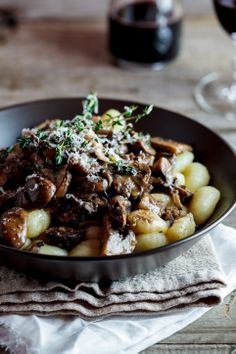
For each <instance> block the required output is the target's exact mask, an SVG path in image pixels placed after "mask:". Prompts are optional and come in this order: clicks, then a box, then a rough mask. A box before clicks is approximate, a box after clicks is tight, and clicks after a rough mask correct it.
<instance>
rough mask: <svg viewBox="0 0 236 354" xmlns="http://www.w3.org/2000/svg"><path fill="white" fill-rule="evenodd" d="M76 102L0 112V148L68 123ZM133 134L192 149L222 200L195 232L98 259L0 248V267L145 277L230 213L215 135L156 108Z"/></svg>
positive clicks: (89, 276) (230, 196) (221, 145)
mask: <svg viewBox="0 0 236 354" xmlns="http://www.w3.org/2000/svg"><path fill="white" fill-rule="evenodd" d="M81 102H82V99H80V98H65V99H50V100H44V101H37V102H30V103H25V104H21V105H17V106H13V107H8V108H4V109H2V110H0V127H1V130H0V142H1V147H5V146H8V145H11V144H12V143H13V142H14V141H15V139H16V138H17V137H18V136H19V135H20V132H21V129H22V128H25V127H32V126H34V125H37V124H38V123H40V122H42V121H44V120H46V119H53V118H60V119H63V118H64V119H70V118H73V117H74V116H75V115H76V114H78V113H80V112H81ZM133 103H134V102H126V101H118V100H111V99H100V112H104V111H106V110H107V109H109V108H116V109H118V110H122V108H123V107H124V106H125V105H130V104H133ZM138 105H139V106H140V107H144V106H143V105H141V104H138ZM136 129H137V130H142V131H143V132H146V133H150V134H151V135H152V136H162V137H164V138H172V139H176V140H178V141H181V142H185V143H188V144H190V145H192V146H193V147H194V151H195V154H196V159H197V160H198V161H200V162H202V163H203V164H205V165H206V166H207V167H208V168H209V170H210V173H211V176H212V179H211V184H212V185H214V186H215V187H217V188H218V189H219V190H220V191H221V195H222V197H221V200H220V202H219V204H218V205H217V208H216V210H215V212H214V214H213V215H212V216H211V218H210V219H209V220H208V221H207V223H206V224H205V225H204V226H203V227H202V228H201V229H199V230H198V231H197V232H196V233H195V234H194V235H192V236H190V237H188V238H185V239H183V240H180V241H178V242H175V243H172V244H170V245H167V246H164V247H160V248H157V249H153V250H150V251H146V252H141V253H138V254H131V255H125V256H112V257H100V258H89V257H83V258H81V257H80V258H79V257H59V256H47V255H38V254H33V253H28V252H22V251H19V250H17V249H14V248H11V247H7V246H4V245H0V259H1V262H2V263H3V264H5V265H7V266H11V267H13V268H15V269H17V270H20V271H24V272H30V273H32V274H33V275H36V276H49V277H52V278H54V279H56V278H57V279H58V278H59V279H76V280H84V281H99V280H104V279H106V280H118V279H121V278H124V277H127V276H130V275H134V274H138V273H144V272H148V271H150V270H153V269H154V268H156V267H158V266H161V265H163V264H166V263H168V262H169V261H171V260H173V259H174V258H176V257H178V256H179V255H180V254H182V253H183V252H185V251H186V250H187V249H189V248H190V247H191V246H192V245H193V244H195V243H196V242H197V241H198V240H199V239H200V238H201V237H203V236H204V235H205V234H206V233H207V232H208V231H210V230H211V229H212V228H213V227H215V226H216V225H217V224H219V223H220V222H221V221H222V220H223V219H224V218H225V217H226V216H227V215H228V214H229V213H230V211H232V209H233V207H234V206H235V202H236V170H235V165H236V155H235V153H234V152H233V150H232V149H231V148H230V147H229V145H228V144H227V143H226V142H225V141H224V140H222V139H221V138H220V137H219V136H218V135H217V134H216V133H214V132H213V131H211V130H209V129H208V128H206V127H205V126H203V125H201V124H199V123H197V122H196V121H193V120H191V119H189V118H186V117H184V116H182V115H180V114H176V113H174V112H169V111H166V110H164V109H160V108H156V107H155V108H154V109H153V112H152V113H151V115H150V116H149V117H146V118H144V119H143V120H142V121H140V122H139V123H138V124H137V125H136Z"/></svg>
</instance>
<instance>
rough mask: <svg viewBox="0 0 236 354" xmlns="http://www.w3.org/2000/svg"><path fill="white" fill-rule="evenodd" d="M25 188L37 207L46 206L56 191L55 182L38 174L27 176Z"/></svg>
mask: <svg viewBox="0 0 236 354" xmlns="http://www.w3.org/2000/svg"><path fill="white" fill-rule="evenodd" d="M25 188H26V191H27V193H28V195H29V198H30V200H31V202H32V205H33V207H35V208H43V207H45V206H46V205H47V204H48V203H49V202H50V201H51V199H52V197H53V196H54V194H55V192H56V186H55V184H54V183H52V182H51V181H49V180H48V179H46V178H43V177H40V176H37V175H31V176H28V177H27V178H26V185H25Z"/></svg>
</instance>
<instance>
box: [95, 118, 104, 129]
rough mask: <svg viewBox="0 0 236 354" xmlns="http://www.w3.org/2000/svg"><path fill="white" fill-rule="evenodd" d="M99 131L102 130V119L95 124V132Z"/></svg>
mask: <svg viewBox="0 0 236 354" xmlns="http://www.w3.org/2000/svg"><path fill="white" fill-rule="evenodd" d="M100 129H103V121H102V119H99V120H98V121H97V123H96V124H95V132H97V131H99V130H100Z"/></svg>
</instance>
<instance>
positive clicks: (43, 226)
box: [27, 209, 51, 238]
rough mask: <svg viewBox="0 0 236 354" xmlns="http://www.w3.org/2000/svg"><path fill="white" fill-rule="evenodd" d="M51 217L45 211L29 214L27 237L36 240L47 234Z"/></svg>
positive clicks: (40, 210) (33, 211)
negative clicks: (44, 233)
mask: <svg viewBox="0 0 236 354" xmlns="http://www.w3.org/2000/svg"><path fill="white" fill-rule="evenodd" d="M50 222H51V216H50V214H49V213H48V212H47V211H45V210H43V209H36V210H32V211H29V212H28V217H27V237H28V238H35V237H38V236H39V235H41V234H42V233H43V232H45V231H46V230H47V229H48V228H49V225H50Z"/></svg>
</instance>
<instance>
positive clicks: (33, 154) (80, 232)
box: [0, 93, 220, 257]
mask: <svg viewBox="0 0 236 354" xmlns="http://www.w3.org/2000/svg"><path fill="white" fill-rule="evenodd" d="M98 108H99V107H98V98H97V96H96V94H94V93H90V94H89V95H88V96H87V98H86V99H85V100H84V101H83V105H82V112H78V115H76V116H75V117H74V118H73V119H65V120H61V119H53V120H47V121H45V122H43V123H42V124H40V125H38V126H36V127H34V128H31V129H28V128H27V129H23V130H22V133H21V136H20V137H19V138H18V139H17V141H16V142H15V143H14V144H13V145H12V146H10V147H6V148H3V149H0V165H1V169H0V205H1V213H0V242H1V243H3V244H6V245H8V246H11V247H14V248H17V249H19V250H23V251H24V252H25V251H29V252H33V253H36V254H37V253H38V254H47V255H57V256H72V257H73V256H76V257H97V256H117V255H125V254H130V253H133V252H141V251H145V250H149V249H153V248H157V247H163V246H165V245H167V244H168V243H171V242H176V241H178V240H181V239H183V238H185V237H188V236H190V235H192V234H193V233H194V232H195V230H196V226H197V227H199V226H201V225H202V224H204V223H205V222H206V221H207V220H208V218H210V216H211V215H212V214H213V213H214V210H215V208H216V206H217V203H218V202H219V200H220V191H219V190H218V189H216V188H215V187H213V186H211V185H209V183H210V171H208V168H207V166H205V165H204V164H203V163H201V161H197V159H196V158H195V155H194V151H193V149H192V146H190V145H189V144H186V143H184V142H177V141H174V140H171V139H164V138H161V137H151V136H150V135H149V134H145V133H143V132H139V131H136V130H135V128H134V123H136V122H137V121H139V120H140V119H141V118H142V119H144V118H145V116H147V115H149V114H150V113H151V112H152V108H153V106H152V105H151V106H147V107H143V106H142V107H137V106H135V105H132V106H125V107H124V108H123V109H122V110H120V111H119V110H117V109H115V108H111V109H108V110H106V111H105V112H104V111H103V112H99V109H98ZM160 118H161V117H160ZM170 131H171V130H170ZM16 161H17V169H16V166H15V164H16Z"/></svg>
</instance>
